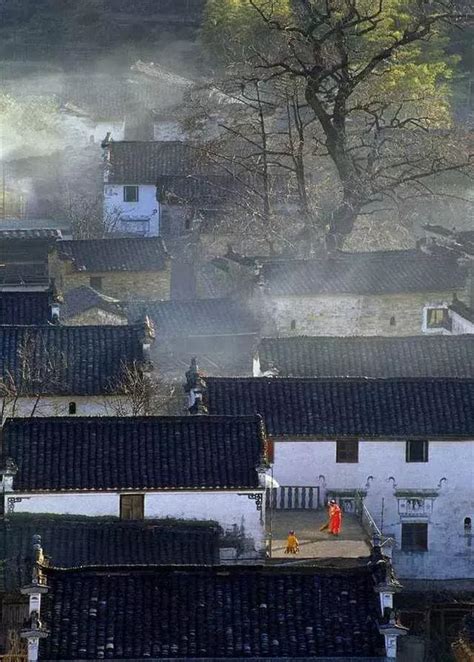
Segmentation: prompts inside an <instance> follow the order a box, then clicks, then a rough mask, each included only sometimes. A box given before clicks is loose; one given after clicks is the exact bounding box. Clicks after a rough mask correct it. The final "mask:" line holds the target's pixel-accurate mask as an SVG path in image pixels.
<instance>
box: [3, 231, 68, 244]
mask: <svg viewBox="0 0 474 662" xmlns="http://www.w3.org/2000/svg"><path fill="white" fill-rule="evenodd" d="M61 236H62V235H61V230H58V229H57V228H24V229H22V230H14V229H8V230H0V240H4V239H49V240H52V241H56V239H61Z"/></svg>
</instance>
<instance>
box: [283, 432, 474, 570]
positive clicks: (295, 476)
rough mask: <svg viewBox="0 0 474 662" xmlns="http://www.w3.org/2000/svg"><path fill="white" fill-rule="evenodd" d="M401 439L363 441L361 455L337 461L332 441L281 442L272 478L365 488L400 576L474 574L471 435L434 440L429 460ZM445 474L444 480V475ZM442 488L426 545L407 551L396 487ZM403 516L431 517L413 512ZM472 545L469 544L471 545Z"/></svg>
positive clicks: (473, 448) (473, 446) (473, 445)
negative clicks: (417, 457) (414, 454)
mask: <svg viewBox="0 0 474 662" xmlns="http://www.w3.org/2000/svg"><path fill="white" fill-rule="evenodd" d="M405 449H406V444H405V442H404V441H360V442H359V462H358V463H356V464H344V463H336V442H335V441H294V442H292V441H280V442H279V441H276V442H275V463H274V469H273V472H274V478H275V479H276V480H277V482H278V483H279V484H280V485H319V486H320V488H321V497H322V500H323V501H324V499H325V490H330V489H357V488H358V489H364V490H365V489H366V490H367V497H366V500H365V503H366V506H367V508H368V510H369V511H370V513H371V515H372V516H373V517H374V519H375V521H376V522H377V525H378V526H379V527H381V526H382V510H383V533H384V534H385V535H388V536H393V537H394V538H395V541H396V548H395V552H394V562H395V569H396V571H397V573H398V575H399V576H400V577H416V578H437V579H458V578H466V577H474V564H473V561H474V558H473V555H472V550H473V546H474V540H473V539H472V538H470V537H469V536H466V534H465V533H464V518H465V517H471V519H473V518H474V471H473V467H474V441H430V444H429V461H428V462H420V463H418V462H408V463H407V462H406V461H405ZM443 479H444V480H443ZM404 489H407V490H422V489H425V490H438V496H437V497H436V498H435V499H434V501H433V511H432V514H431V516H430V517H429V520H428V522H429V526H428V552H402V551H401V549H400V544H401V518H400V515H399V513H398V500H397V498H396V496H395V490H404ZM406 521H427V520H425V519H423V518H421V519H420V520H415V519H410V520H406ZM470 545H472V546H470Z"/></svg>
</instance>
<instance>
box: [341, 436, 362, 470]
mask: <svg viewBox="0 0 474 662" xmlns="http://www.w3.org/2000/svg"><path fill="white" fill-rule="evenodd" d="M352 449H355V453H353V454H352V457H355V459H351V453H352ZM336 463H337V464H358V463H359V439H337V440H336Z"/></svg>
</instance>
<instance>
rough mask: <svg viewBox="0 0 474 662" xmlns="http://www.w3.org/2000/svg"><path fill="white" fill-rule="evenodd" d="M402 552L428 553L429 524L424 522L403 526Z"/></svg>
mask: <svg viewBox="0 0 474 662" xmlns="http://www.w3.org/2000/svg"><path fill="white" fill-rule="evenodd" d="M402 550H403V551H404V552H427V551H428V524H425V523H423V522H416V523H410V524H402Z"/></svg>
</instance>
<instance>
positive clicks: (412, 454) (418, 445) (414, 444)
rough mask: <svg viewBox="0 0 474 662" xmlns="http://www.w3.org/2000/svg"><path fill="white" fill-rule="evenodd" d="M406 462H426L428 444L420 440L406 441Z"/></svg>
mask: <svg viewBox="0 0 474 662" xmlns="http://www.w3.org/2000/svg"><path fill="white" fill-rule="evenodd" d="M406 461H407V462H428V442H427V441H425V440H420V439H416V440H413V441H407V446H406Z"/></svg>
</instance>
